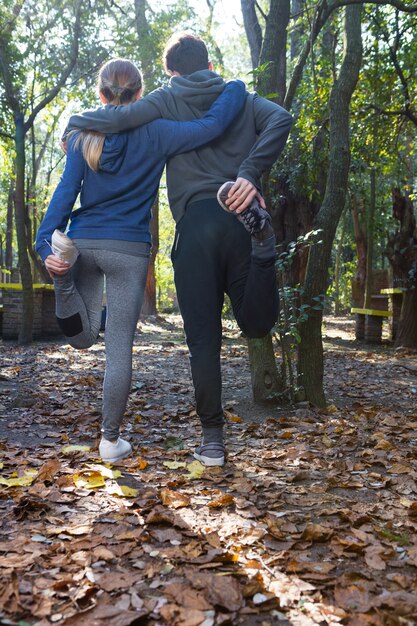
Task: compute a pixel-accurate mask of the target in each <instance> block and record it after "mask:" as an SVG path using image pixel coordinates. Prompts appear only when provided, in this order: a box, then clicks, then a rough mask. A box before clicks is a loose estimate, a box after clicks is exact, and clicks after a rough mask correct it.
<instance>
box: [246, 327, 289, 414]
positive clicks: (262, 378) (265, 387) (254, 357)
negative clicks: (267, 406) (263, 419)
mask: <svg viewBox="0 0 417 626" xmlns="http://www.w3.org/2000/svg"><path fill="white" fill-rule="evenodd" d="M269 337H270V339H271V336H270V335H269ZM265 339H266V338H265V337H263V338H262V339H248V351H249V363H250V373H251V380H252V393H253V399H254V400H255V402H260V403H263V402H268V401H273V400H276V399H277V394H278V393H279V392H280V391H282V379H281V376H280V375H279V373H278V370H277V366H276V362H275V354H274V349H273V346H272V340H270V341H265Z"/></svg>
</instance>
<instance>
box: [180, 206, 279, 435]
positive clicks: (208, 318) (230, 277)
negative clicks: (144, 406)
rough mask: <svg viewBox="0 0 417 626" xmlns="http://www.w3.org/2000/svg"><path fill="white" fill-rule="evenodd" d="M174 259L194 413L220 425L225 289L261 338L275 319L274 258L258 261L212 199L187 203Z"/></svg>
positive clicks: (241, 231) (243, 322)
mask: <svg viewBox="0 0 417 626" xmlns="http://www.w3.org/2000/svg"><path fill="white" fill-rule="evenodd" d="M172 262H173V266H174V274H175V286H176V289H177V297H178V303H179V307H180V311H181V315H182V317H183V320H184V329H185V335H186V339H187V345H188V348H189V351H190V363H191V373H192V377H193V384H194V389H195V397H196V404H197V407H196V408H197V414H198V415H199V417H200V419H201V423H202V426H203V427H204V428H212V427H218V426H221V425H222V424H223V421H224V416H223V408H222V400H221V391H222V390H221V386H222V385H221V370H220V349H221V339H222V323H221V313H222V307H223V300H224V293H227V294H228V296H229V297H230V301H231V304H232V307H233V313H234V315H235V318H236V321H237V323H238V324H239V326H240V328H241V329H242V331H243V332H244V333H245V334H246V335H247V336H248V337H263V336H265V335H266V334H267V333H268V332H269V331H270V330H271V328H272V327H273V325H274V324H275V322H276V319H277V317H278V293H277V287H276V278H275V263H274V262H275V258H272V257H271V258H268V259H267V260H262V259H258V258H257V255H256V253H255V254H253V253H252V240H251V237H250V235H249V234H248V233H247V231H246V230H245V228H244V227H243V225H242V224H241V223H240V222H239V221H238V219H237V218H236V216H234V215H232V214H229V213H227V212H226V211H224V209H222V208H221V207H220V205H219V204H218V202H217V200H216V199H215V198H210V199H207V200H200V201H198V202H194V203H192V204H190V205H188V207H187V210H186V213H185V215H184V217H182V219H181V220H180V222H179V223H178V224H177V229H176V233H175V240H174V245H173V248H172Z"/></svg>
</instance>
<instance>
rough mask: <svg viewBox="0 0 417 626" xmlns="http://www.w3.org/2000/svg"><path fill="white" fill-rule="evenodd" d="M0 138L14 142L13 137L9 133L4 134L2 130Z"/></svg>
mask: <svg viewBox="0 0 417 626" xmlns="http://www.w3.org/2000/svg"><path fill="white" fill-rule="evenodd" d="M0 137H4V138H5V139H13V141H14V135H9V133H5V132H4V131H3V130H0Z"/></svg>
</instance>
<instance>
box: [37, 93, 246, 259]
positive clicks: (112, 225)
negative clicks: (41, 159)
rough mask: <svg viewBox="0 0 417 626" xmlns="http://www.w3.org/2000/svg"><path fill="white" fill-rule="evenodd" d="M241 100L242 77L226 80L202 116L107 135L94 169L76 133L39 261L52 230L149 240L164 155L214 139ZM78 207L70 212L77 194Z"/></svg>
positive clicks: (43, 230)
mask: <svg viewBox="0 0 417 626" xmlns="http://www.w3.org/2000/svg"><path fill="white" fill-rule="evenodd" d="M245 101H246V92H245V86H244V84H243V83H242V82H241V81H232V82H230V83H228V85H227V86H226V88H225V89H224V91H223V92H222V94H221V95H220V96H219V98H218V99H217V100H216V101H215V103H214V104H213V106H212V107H211V108H210V110H209V111H208V112H207V114H206V115H205V116H204V117H203V118H201V119H197V120H193V121H190V122H172V121H170V120H163V119H158V120H155V121H153V122H151V123H150V124H147V125H145V126H141V127H140V128H136V129H134V130H132V131H131V132H125V133H121V134H119V135H108V136H107V137H106V140H105V142H104V147H103V152H102V155H101V158H100V166H99V170H98V171H97V172H94V171H93V170H92V169H91V168H89V167H88V165H87V163H86V161H85V160H84V157H83V155H82V151H81V150H80V149H78V148H75V146H74V143H75V140H76V139H75V137H71V138H70V140H69V141H68V152H67V160H66V164H65V170H64V173H63V175H62V177H61V180H60V182H59V184H58V186H57V188H56V190H55V192H54V194H53V196H52V199H51V202H50V204H49V206H48V209H47V211H46V214H45V217H44V219H43V220H42V223H41V225H40V227H39V230H38V233H37V237H36V251H37V252H38V254H39V255H40V257H41V258H42V260H43V261H44V260H45V259H46V257H47V256H49V255H50V254H51V247H50V242H51V237H52V233H53V231H54V230H55V229H56V228H57V229H58V230H60V231H65V229H66V227H67V224H68V221H69V220H71V223H70V227H69V230H68V232H67V234H68V236H69V237H71V238H72V239H117V240H123V241H143V242H148V243H150V242H151V235H150V232H149V222H150V211H151V207H152V204H153V202H154V200H155V197H156V194H157V191H158V185H159V181H160V178H161V175H162V172H163V169H164V166H165V163H166V161H167V159H168V158H169V157H170V156H172V155H174V154H178V153H180V152H185V151H187V150H193V149H194V148H197V147H199V146H201V145H203V144H205V143H207V142H209V141H211V140H213V139H215V138H216V137H218V136H219V135H220V134H221V133H223V131H224V130H225V129H226V128H227V126H228V125H229V124H230V123H231V122H232V121H233V119H234V118H235V116H236V115H237V114H238V113H239V112H240V110H241V109H242V107H243V106H244V104H245ZM80 191H81V196H80V204H81V206H80V208H79V209H76V210H75V211H73V207H74V203H75V201H76V199H77V196H78V194H79V193H80Z"/></svg>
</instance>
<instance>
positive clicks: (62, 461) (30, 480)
mask: <svg viewBox="0 0 417 626" xmlns="http://www.w3.org/2000/svg"><path fill="white" fill-rule="evenodd" d="M225 335H226V336H225V342H224V343H225V348H224V356H223V372H224V402H225V406H226V407H227V409H228V411H229V412H228V415H227V432H228V452H229V459H228V463H227V464H226V466H225V468H224V469H218V468H216V469H211V470H205V471H203V468H202V467H201V466H200V465H199V464H198V463H193V462H192V456H191V454H190V452H191V451H192V449H193V447H194V445H195V443H196V440H197V439H198V437H197V433H199V430H198V420H197V418H196V416H195V414H194V411H193V397H192V388H191V384H190V378H189V366H188V356H187V351H186V349H185V348H184V345H183V338H182V333H181V330H180V329H179V328H178V326H177V319H175V318H172V319H170V320H169V321H161V320H153V321H152V320H147V322H146V323H145V322H142V323H141V325H140V330H139V332H138V336H137V338H136V339H137V340H136V342H135V351H134V380H133V391H132V394H131V398H130V402H129V407H128V412H127V415H126V420H125V432H126V434H127V436H128V437H129V438H130V440H131V441H132V443H133V445H134V447H135V454H134V456H133V457H132V458H131V459H128V460H125V461H123V462H121V463H120V465H119V466H117V468H116V467H113V468H109V467H105V466H104V465H103V464H101V463H100V462H99V459H98V457H97V453H96V447H97V442H98V438H99V422H100V414H99V409H100V406H99V402H100V388H101V384H102V375H103V363H104V351H103V344H102V343H99V344H98V345H97V346H96V347H95V348H94V349H92V350H89V351H85V352H75V351H73V350H70V349H67V348H65V346H64V345H63V344H56V343H42V344H38V345H35V346H31V347H30V348H20V347H17V346H16V345H12V344H3V345H0V364H1V375H0V468H1V469H0V496H1V499H0V516H1V519H2V522H1V529H0V532H1V535H0V565H1V570H0V621H1V623H2V624H16V625H17V624H19V625H20V626H25V625H26V624H31V625H34V624H38V626H46V625H47V624H58V625H59V626H60V625H61V624H62V625H64V624H65V625H67V626H70V625H76V626H83V625H86V626H87V625H88V626H96V625H97V626H99V625H100V626H101V625H106V624H109V625H111V626H129V625H135V624H149V625H150V626H157V625H161V626H162V625H173V626H199V625H203V626H214V625H219V626H220V625H222V624H243V625H247V626H251V625H252V624H253V625H255V626H256V625H259V626H268V625H272V624H282V625H289V624H291V625H294V626H298V625H302V626H304V625H306V626H308V625H310V624H339V623H341V624H348V625H350V626H362V625H375V626H385V625H386V624H387V625H391V624H395V625H396V624H398V625H400V624H401V625H404V624H405V625H411V624H415V623H417V599H416V598H417V593H416V591H417V569H416V568H417V538H416V532H415V528H416V521H417V486H416V475H417V474H416V469H417V462H416V450H417V436H416V425H417V409H416V406H415V399H416V395H417V357H416V355H415V354H411V353H407V352H396V351H394V350H393V349H392V348H391V347H390V346H388V345H383V346H380V347H378V348H377V349H370V347H369V346H367V345H365V344H357V343H356V342H355V341H354V340H353V328H352V322H351V321H350V320H347V319H343V320H342V319H339V320H328V321H327V324H326V336H325V348H326V389H327V393H328V398H329V409H328V412H327V413H323V412H319V411H317V410H315V409H313V408H311V407H308V406H306V405H301V406H296V407H257V406H256V405H254V404H253V402H252V400H251V397H250V383H249V381H250V375H249V369H248V364H247V360H246V351H245V346H244V343H243V340H242V339H241V338H240V336H239V334H238V333H236V332H235V331H231V330H230V331H229V330H225ZM70 444H82V445H86V446H89V449H87V450H74V449H71V448H70V449H66V447H67V446H68V445H70ZM115 469H117V470H118V472H119V473H117V472H116V473H115V472H114V470H115Z"/></svg>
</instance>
